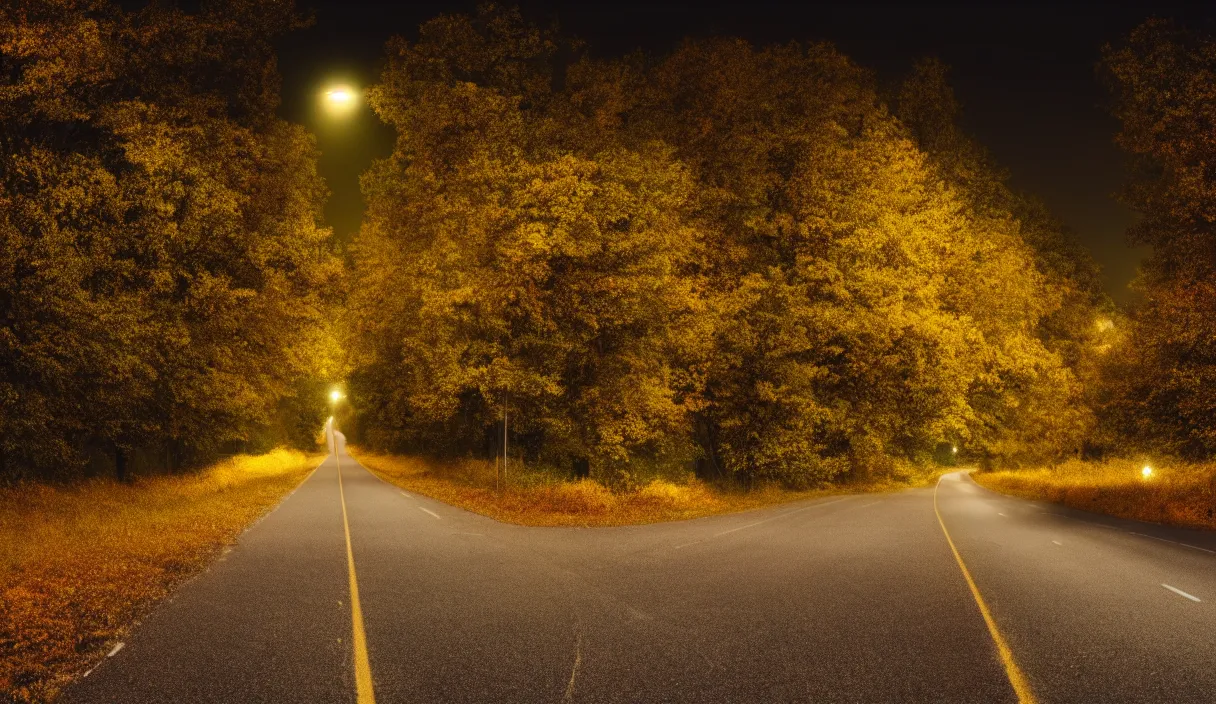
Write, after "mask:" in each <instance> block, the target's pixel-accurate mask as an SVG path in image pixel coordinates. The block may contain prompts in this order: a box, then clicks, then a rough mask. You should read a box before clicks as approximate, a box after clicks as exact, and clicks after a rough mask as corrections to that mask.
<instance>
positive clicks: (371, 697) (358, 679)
mask: <svg viewBox="0 0 1216 704" xmlns="http://www.w3.org/2000/svg"><path fill="white" fill-rule="evenodd" d="M334 462H335V463H336V464H337V466H338V495H339V496H340V497H341V498H342V529H343V530H344V531H346V565H347V567H348V568H349V569H350V617H351V618H350V620H351V629H352V631H353V635H352V638H351V642H352V643H354V647H355V701H356V702H357V703H358V704H376V693H375V692H374V691H373V690H372V666H371V662H370V661H369V660H368V659H367V636H366V635H365V634H364V632H363V608H362V607H361V606H360V605H359V580H358V579H356V578H355V553H354V551H353V550H352V549H351V547H350V522H349V521H348V520H347V519H346V491H345V490H344V489H343V488H342V460H341V459H339V458H338V443H337V442H336V441H335V442H334Z"/></svg>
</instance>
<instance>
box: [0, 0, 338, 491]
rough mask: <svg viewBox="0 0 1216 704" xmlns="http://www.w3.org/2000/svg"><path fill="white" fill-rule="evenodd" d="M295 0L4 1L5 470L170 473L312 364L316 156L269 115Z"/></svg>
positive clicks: (319, 280)
mask: <svg viewBox="0 0 1216 704" xmlns="http://www.w3.org/2000/svg"><path fill="white" fill-rule="evenodd" d="M294 26H298V20H297V19H296V16H295V13H294V10H293V9H292V7H291V4H290V3H258V2H251V1H247V0H233V1H232V2H217V3H204V5H203V7H202V8H201V10H200V11H199V12H198V13H196V14H187V13H184V12H182V11H180V10H176V9H171V8H168V7H164V6H160V5H152V6H149V7H148V8H145V9H144V10H141V11H139V12H135V13H127V12H123V11H122V10H120V9H118V8H117V7H116V6H114V5H111V4H109V3H106V2H98V1H86V0H80V1H75V0H62V1H50V0H47V1H43V0H25V1H22V2H18V3H16V4H10V5H8V6H6V7H5V8H4V9H3V10H0V62H2V63H3V72H2V75H3V79H0V80H3V87H2V89H0V120H3V123H4V126H5V129H4V131H3V140H4V143H3V151H2V153H0V205H2V206H3V207H2V208H0V212H2V213H3V215H0V237H2V238H3V251H4V252H5V253H6V256H5V257H3V261H2V263H0V266H3V268H4V269H3V271H2V272H0V279H2V280H0V288H2V289H3V292H2V293H0V318H3V320H4V326H3V335H2V339H0V364H2V366H3V371H0V424H3V425H4V426H5V427H6V428H9V429H11V430H10V432H6V434H5V436H4V437H3V439H0V443H3V455H4V457H5V458H6V462H7V463H8V465H9V468H10V469H15V468H19V467H25V468H27V469H33V468H40V469H43V470H44V471H52V468H57V469H58V470H59V471H68V472H70V471H71V470H72V469H73V468H79V467H81V466H83V464H84V462H85V461H86V460H87V458H88V457H89V455H90V454H91V453H92V452H94V451H95V450H98V449H105V450H106V451H108V452H112V453H113V456H114V458H115V464H116V465H117V468H118V470H119V472H120V473H121V472H122V470H123V468H124V467H125V466H126V465H127V462H128V458H129V456H130V455H131V453H132V452H134V451H135V450H151V451H156V452H166V453H168V454H169V455H171V456H172V458H173V459H174V462H172V463H173V464H177V463H179V462H180V461H188V460H189V459H190V457H191V456H192V455H196V454H197V453H199V452H205V451H208V450H210V449H213V448H215V447H217V446H218V445H219V444H220V443H222V442H225V441H229V440H240V439H244V438H247V437H248V435H249V433H250V432H251V431H252V429H253V428H254V427H256V426H259V425H262V424H265V423H267V422H268V421H269V419H270V417H271V414H272V411H273V410H274V409H275V408H276V406H277V405H278V403H279V399H281V398H282V397H284V396H285V395H287V394H288V393H290V390H291V388H292V384H293V383H294V380H295V379H297V378H299V377H300V376H302V375H307V374H309V373H313V372H314V370H315V366H316V365H315V357H313V353H314V350H315V347H310V345H308V344H300V343H301V342H302V341H303V342H313V341H320V340H322V339H323V337H324V335H323V334H321V333H318V332H313V331H319V330H320V329H321V324H322V307H323V305H324V298H323V295H322V292H323V290H324V289H325V287H326V286H327V285H328V284H329V283H330V282H331V281H333V280H334V279H335V277H336V276H337V275H338V274H339V268H338V263H337V261H336V259H335V258H334V257H333V255H332V253H331V251H330V247H329V244H328V238H329V233H328V231H327V230H325V229H322V228H320V227H319V226H318V222H319V217H320V204H321V202H322V200H323V198H324V193H325V191H324V186H323V184H322V182H321V180H320V177H319V176H318V175H317V172H316V168H315V156H316V149H315V146H314V145H313V143H312V140H311V137H309V136H308V135H307V134H306V133H305V132H304V131H303V130H302V129H301V128H299V127H298V126H293V125H289V124H287V123H285V122H283V121H281V120H279V119H278V118H276V117H275V116H274V109H275V106H276V105H277V101H278V94H277V77H276V73H275V70H274V58H273V57H274V54H273V47H272V45H271V43H270V42H271V41H272V39H273V37H274V36H276V35H278V34H281V33H282V32H284V31H287V30H288V29H290V28H292V27H294Z"/></svg>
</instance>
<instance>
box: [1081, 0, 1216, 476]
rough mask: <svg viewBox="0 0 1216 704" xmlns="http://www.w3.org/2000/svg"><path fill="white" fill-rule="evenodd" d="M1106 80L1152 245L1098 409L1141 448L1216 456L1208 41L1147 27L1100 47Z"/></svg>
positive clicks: (1215, 155) (1214, 216)
mask: <svg viewBox="0 0 1216 704" xmlns="http://www.w3.org/2000/svg"><path fill="white" fill-rule="evenodd" d="M1102 66H1103V74H1104V76H1105V78H1106V80H1107V82H1108V83H1109V85H1110V86H1111V89H1112V92H1113V94H1114V102H1113V111H1114V114H1115V116H1116V117H1117V118H1118V119H1119V120H1120V122H1121V123H1122V130H1121V132H1120V133H1119V135H1118V137H1117V141H1118V143H1119V145H1120V146H1121V147H1122V148H1123V149H1124V150H1125V151H1126V152H1127V154H1128V157H1129V161H1130V165H1131V173H1130V178H1129V181H1128V184H1127V186H1126V188H1125V189H1124V192H1123V200H1124V202H1126V203H1127V204H1128V205H1129V206H1131V207H1132V208H1134V209H1136V210H1137V211H1138V212H1139V213H1141V215H1142V216H1143V217H1142V219H1141V220H1140V222H1139V223H1138V224H1136V225H1135V226H1134V227H1133V228H1132V230H1131V231H1130V237H1131V240H1132V241H1133V242H1135V243H1137V244H1146V245H1151V246H1152V248H1153V253H1152V256H1151V257H1150V258H1149V259H1148V260H1147V261H1146V262H1144V265H1143V267H1142V269H1141V275H1140V278H1139V280H1138V282H1137V283H1138V286H1139V288H1140V289H1141V291H1142V293H1143V301H1142V303H1141V304H1140V305H1139V306H1138V308H1137V309H1136V310H1135V311H1134V312H1133V316H1132V320H1131V329H1130V331H1129V333H1128V334H1127V335H1126V336H1125V344H1124V345H1123V346H1121V347H1120V348H1118V349H1116V350H1115V353H1114V354H1113V355H1112V362H1111V365H1110V369H1109V373H1108V376H1107V378H1108V379H1109V383H1110V384H1111V386H1112V388H1113V391H1112V393H1111V395H1110V399H1109V404H1108V405H1107V407H1106V408H1105V411H1106V413H1107V416H1108V419H1109V420H1110V421H1111V423H1113V424H1114V426H1115V427H1116V428H1117V429H1118V431H1120V432H1122V433H1124V434H1126V435H1127V436H1129V437H1130V438H1131V439H1132V440H1133V442H1135V443H1137V444H1139V445H1140V446H1142V447H1155V448H1160V449H1164V450H1166V451H1169V452H1174V453H1178V454H1181V455H1184V456H1187V457H1192V458H1206V457H1211V456H1212V455H1213V454H1216V392H1213V388H1216V283H1214V282H1216V224H1214V223H1216V172H1213V167H1212V164H1214V163H1216V132H1213V129H1212V115H1213V114H1216V41H1213V40H1212V38H1211V37H1209V36H1204V35H1199V34H1195V33H1192V32H1188V31H1187V30H1185V29H1183V28H1181V27H1179V26H1177V25H1175V24H1173V23H1171V22H1167V21H1164V20H1150V21H1148V22H1146V23H1144V24H1143V25H1141V26H1140V27H1138V28H1137V29H1136V30H1135V31H1133V32H1132V33H1131V35H1130V37H1128V39H1127V41H1126V42H1124V43H1122V44H1121V45H1118V46H1108V47H1106V49H1105V51H1104V55H1103V65H1102Z"/></svg>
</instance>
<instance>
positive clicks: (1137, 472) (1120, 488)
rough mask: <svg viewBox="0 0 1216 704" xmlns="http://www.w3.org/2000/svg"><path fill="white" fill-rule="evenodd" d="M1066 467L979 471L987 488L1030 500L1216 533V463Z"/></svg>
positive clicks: (1122, 462) (1117, 463) (978, 476)
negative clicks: (1147, 469)
mask: <svg viewBox="0 0 1216 704" xmlns="http://www.w3.org/2000/svg"><path fill="white" fill-rule="evenodd" d="M1144 466H1145V465H1144V463H1143V462H1135V461H1132V460H1108V461H1104V462H1099V461H1094V462H1081V461H1071V462H1065V463H1063V464H1061V465H1059V466H1056V467H1052V468H1050V469H1034V470H1028V469H1020V470H1005V471H996V472H977V473H975V474H973V475H972V477H973V478H974V479H975V481H976V482H977V483H978V484H980V485H981V486H984V487H987V488H989V489H992V490H994V491H1000V492H1003V493H1006V494H1011V495H1013V496H1020V497H1022V498H1024V499H1033V500H1040V501H1053V502H1055V503H1060V504H1064V505H1066V506H1071V507H1073V508H1078V509H1081V510H1084V511H1095V512H1098V513H1106V514H1110V515H1112V516H1118V517H1120V518H1132V519H1135V520H1138V521H1150V522H1154V523H1168V524H1172V525H1179V526H1186V527H1188V528H1209V529H1216V464H1213V463H1210V462H1209V463H1188V462H1178V463H1169V464H1164V465H1153V466H1152V472H1151V474H1150V475H1149V476H1147V477H1146V476H1144V474H1143V471H1142V470H1143V467H1144Z"/></svg>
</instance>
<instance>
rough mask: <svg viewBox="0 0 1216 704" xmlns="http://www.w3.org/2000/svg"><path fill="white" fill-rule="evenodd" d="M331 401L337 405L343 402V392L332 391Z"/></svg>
mask: <svg viewBox="0 0 1216 704" xmlns="http://www.w3.org/2000/svg"><path fill="white" fill-rule="evenodd" d="M329 400H330V402H331V403H337V402H338V401H341V400H342V392H341V391H338V390H337V389H334V390H333V391H330V392H329Z"/></svg>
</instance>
